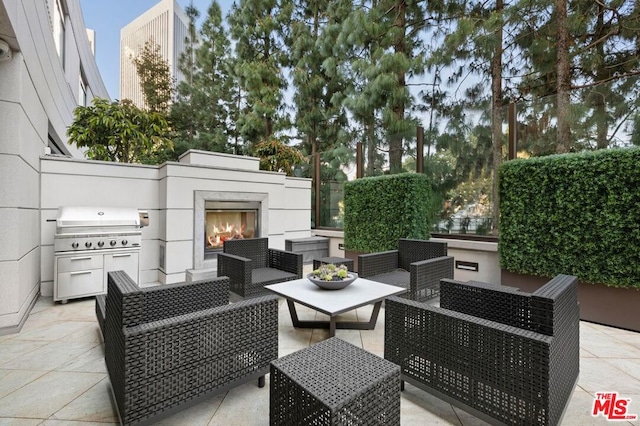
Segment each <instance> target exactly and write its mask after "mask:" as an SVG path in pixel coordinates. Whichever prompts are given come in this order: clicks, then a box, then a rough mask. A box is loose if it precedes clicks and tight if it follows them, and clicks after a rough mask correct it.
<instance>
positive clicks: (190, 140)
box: [172, 0, 233, 155]
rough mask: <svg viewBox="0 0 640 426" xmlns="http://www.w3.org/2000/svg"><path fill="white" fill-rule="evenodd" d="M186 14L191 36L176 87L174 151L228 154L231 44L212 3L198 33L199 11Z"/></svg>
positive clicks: (193, 9)
mask: <svg viewBox="0 0 640 426" xmlns="http://www.w3.org/2000/svg"><path fill="white" fill-rule="evenodd" d="M186 13H187V15H188V16H189V18H190V31H189V33H190V35H189V37H188V39H187V43H186V45H187V48H186V50H185V52H184V54H183V55H182V57H181V60H180V69H181V71H182V73H183V75H184V76H185V79H184V81H182V82H181V83H180V85H179V86H178V100H177V102H176V104H175V105H174V106H173V108H172V119H173V124H174V128H175V129H176V132H177V139H179V140H181V141H182V143H181V144H180V149H177V151H182V152H184V150H186V149H188V148H193V149H201V150H207V151H217V152H229V150H230V146H229V137H230V135H231V133H232V129H233V125H232V122H231V120H230V119H229V110H230V108H231V107H230V104H231V103H232V101H233V99H232V93H233V80H232V77H231V76H230V74H229V64H230V61H231V57H230V41H229V37H228V35H227V32H226V29H225V27H224V25H223V24H222V12H221V9H220V5H219V4H218V2H217V1H216V0H214V1H212V3H211V5H210V6H209V9H208V11H207V15H206V17H205V20H204V22H203V24H202V27H201V29H200V30H199V31H198V32H197V33H196V29H195V20H196V19H197V18H198V16H199V15H200V14H199V12H198V10H197V9H196V8H195V7H193V6H190V7H188V8H187V10H186ZM176 145H177V144H176ZM180 153H181V152H177V153H176V154H177V155H179V154H180Z"/></svg>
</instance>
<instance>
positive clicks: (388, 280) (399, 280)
mask: <svg viewBox="0 0 640 426" xmlns="http://www.w3.org/2000/svg"><path fill="white" fill-rule="evenodd" d="M366 279H368V280H371V281H377V282H379V283H383V284H389V285H395V286H398V287H403V288H406V289H408V288H409V282H410V280H411V274H410V273H409V271H405V270H404V269H395V270H393V271H391V272H385V273H384V274H378V275H373V276H370V277H367V278H366Z"/></svg>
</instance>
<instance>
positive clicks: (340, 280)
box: [307, 264, 358, 290]
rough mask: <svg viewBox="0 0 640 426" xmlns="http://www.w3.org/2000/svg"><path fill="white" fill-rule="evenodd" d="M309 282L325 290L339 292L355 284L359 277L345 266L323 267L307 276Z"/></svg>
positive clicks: (331, 265)
mask: <svg viewBox="0 0 640 426" xmlns="http://www.w3.org/2000/svg"><path fill="white" fill-rule="evenodd" d="M307 278H308V279H309V281H311V282H312V283H314V284H315V285H317V286H318V287H320V288H323V289H325V290H339V289H342V288H345V287H347V286H348V285H349V284H351V283H352V282H354V281H355V280H356V278H358V275H357V274H356V273H354V272H349V271H348V270H347V267H346V266H345V265H333V264H326V265H321V266H320V267H319V268H318V269H316V270H314V271H313V272H311V273H310V274H308V275H307Z"/></svg>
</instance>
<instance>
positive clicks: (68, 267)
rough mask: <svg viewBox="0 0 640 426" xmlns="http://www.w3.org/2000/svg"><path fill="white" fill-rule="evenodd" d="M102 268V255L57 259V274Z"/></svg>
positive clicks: (80, 255)
mask: <svg viewBox="0 0 640 426" xmlns="http://www.w3.org/2000/svg"><path fill="white" fill-rule="evenodd" d="M100 268H102V254H98V255H83V254H78V255H77V256H69V257H59V258H58V273H60V272H73V271H86V270H89V269H100Z"/></svg>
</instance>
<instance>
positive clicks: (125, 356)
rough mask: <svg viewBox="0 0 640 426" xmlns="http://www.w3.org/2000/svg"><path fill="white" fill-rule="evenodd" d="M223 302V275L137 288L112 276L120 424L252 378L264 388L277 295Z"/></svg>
mask: <svg viewBox="0 0 640 426" xmlns="http://www.w3.org/2000/svg"><path fill="white" fill-rule="evenodd" d="M102 300H103V301H104V298H102ZM228 300H229V280H228V279H227V278H226V277H223V278H216V279H215V280H211V281H200V282H193V283H190V284H176V285H165V286H157V287H150V288H142V289H141V288H139V287H138V286H137V285H136V284H135V283H134V282H133V281H132V280H131V279H130V278H129V276H128V275H127V274H126V273H125V272H123V271H117V272H110V273H109V280H108V292H107V297H106V316H105V318H104V331H103V335H104V341H105V359H106V364H107V371H108V373H109V379H110V381H111V389H112V392H113V396H114V399H115V405H116V408H117V410H118V415H119V417H120V422H121V424H124V425H129V424H138V423H145V424H148V423H151V422H154V421H156V420H158V419H159V418H160V417H166V416H168V415H171V414H173V413H175V412H176V411H179V410H182V409H184V408H187V407H188V406H191V405H194V404H196V403H198V402H200V401H202V400H204V399H205V398H207V397H209V396H211V395H212V394H215V393H218V392H223V391H226V390H228V389H230V388H232V387H235V386H237V385H239V384H241V383H244V382H247V381H249V380H253V379H258V385H259V386H260V387H262V386H264V375H265V374H266V373H268V372H269V364H270V362H271V361H273V360H275V359H277V358H278V301H277V297H275V296H267V297H263V298H256V299H252V300H247V301H241V302H238V303H234V304H228ZM96 311H97V312H100V308H99V306H98V304H96Z"/></svg>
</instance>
